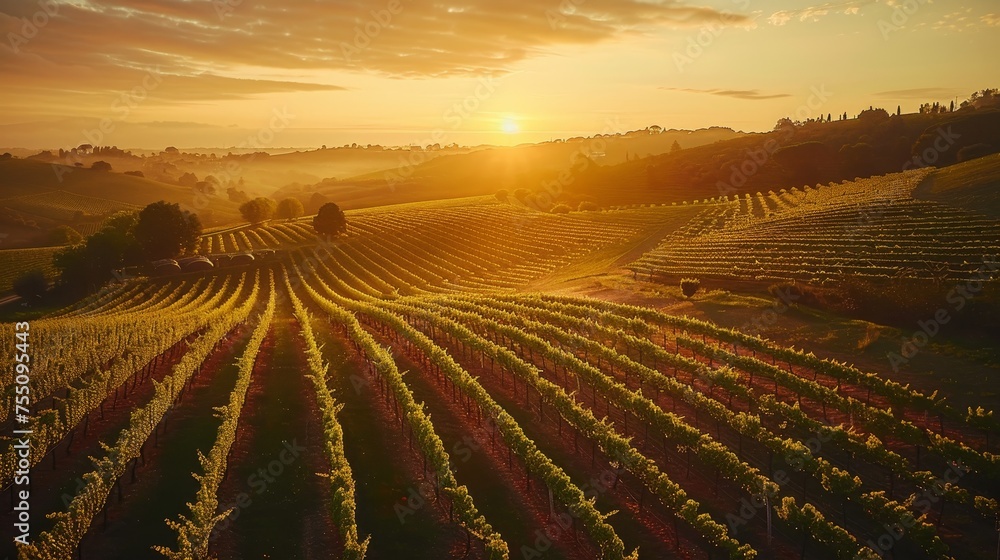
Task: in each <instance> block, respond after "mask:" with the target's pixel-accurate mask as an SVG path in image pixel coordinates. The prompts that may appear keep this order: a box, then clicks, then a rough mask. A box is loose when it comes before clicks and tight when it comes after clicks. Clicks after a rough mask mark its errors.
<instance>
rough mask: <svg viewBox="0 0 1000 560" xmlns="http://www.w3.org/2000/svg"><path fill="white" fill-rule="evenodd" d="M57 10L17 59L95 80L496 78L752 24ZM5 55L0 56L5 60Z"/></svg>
mask: <svg viewBox="0 0 1000 560" xmlns="http://www.w3.org/2000/svg"><path fill="white" fill-rule="evenodd" d="M7 4H8V3H4V4H2V5H0V32H2V33H0V37H6V36H7V34H8V32H14V33H17V32H18V29H19V27H20V26H21V24H22V19H21V18H25V17H30V16H31V12H32V11H33V9H37V8H32V7H33V6H34V3H27V2H21V3H14V4H17V5H18V6H19V7H18V8H17V9H15V8H13V7H8V5H7ZM29 4H30V5H29ZM58 10H59V14H58V17H53V18H49V21H48V22H47V24H46V25H45V26H44V27H43V28H42V29H40V30H39V32H38V34H37V36H36V37H34V38H32V39H30V40H29V41H28V42H27V43H25V44H23V45H20V50H22V51H23V52H27V53H31V54H33V55H35V56H37V57H39V58H41V59H43V60H45V61H47V62H49V63H51V64H56V63H58V64H62V65H65V66H69V67H72V66H81V67H86V68H90V69H91V70H92V71H93V72H95V73H100V72H105V71H107V70H108V68H109V67H110V66H112V65H114V66H118V67H141V66H149V65H151V64H152V63H154V62H158V63H162V64H163V65H164V66H165V67H167V68H169V71H170V72H172V73H175V74H177V75H188V76H194V75H201V74H205V73H208V74H224V73H226V72H230V71H232V70H234V69H247V68H255V69H278V70H280V71H282V72H286V73H292V72H299V73H300V74H319V73H321V72H324V71H331V70H356V71H360V72H376V73H381V74H386V75H391V76H416V77H431V76H449V75H485V74H497V73H505V72H509V71H511V70H512V69H513V67H514V66H515V65H516V64H517V63H518V62H520V61H522V60H525V59H528V58H531V57H536V56H540V55H543V54H545V53H547V52H550V51H551V50H552V49H554V48H556V47H559V46H567V45H569V46H572V45H586V44H594V43H598V42H602V41H609V40H614V39H616V38H620V37H624V36H626V35H629V34H635V33H652V32H654V31H655V30H657V29H659V28H664V27H668V28H683V27H700V26H703V25H706V24H710V23H714V24H723V25H731V26H741V25H743V26H745V25H750V24H751V23H752V20H751V18H750V17H749V16H746V15H739V14H732V13H729V12H724V11H720V10H715V9H712V8H707V7H700V6H691V5H687V4H685V3H683V2H682V1H681V0H570V1H566V2H561V3H560V2H557V1H554V0H553V1H546V2H538V1H537V0H505V1H503V2H498V1H496V0H455V1H450V2H437V1H434V0H342V1H340V2H336V3H334V4H333V5H331V6H330V7H326V6H325V5H320V4H317V3H316V2H315V0H284V1H282V2H280V3H278V2H273V3H266V4H265V3H251V2H248V1H242V2H236V1H233V0H212V1H211V2H204V1H203V2H192V1H188V0H102V1H100V2H98V1H96V0H79V1H76V2H73V3H59V4H58ZM10 56H13V55H12V53H11V51H10V50H9V49H3V48H0V57H4V58H6V57H10ZM22 63H23V62H22Z"/></svg>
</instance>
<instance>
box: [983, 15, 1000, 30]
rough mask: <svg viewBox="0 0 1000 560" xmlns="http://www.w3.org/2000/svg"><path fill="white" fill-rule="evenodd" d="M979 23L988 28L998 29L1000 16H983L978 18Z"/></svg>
mask: <svg viewBox="0 0 1000 560" xmlns="http://www.w3.org/2000/svg"><path fill="white" fill-rule="evenodd" d="M979 21H981V22H983V23H984V24H986V25H988V26H990V27H1000V15H997V14H985V15H982V16H980V17H979Z"/></svg>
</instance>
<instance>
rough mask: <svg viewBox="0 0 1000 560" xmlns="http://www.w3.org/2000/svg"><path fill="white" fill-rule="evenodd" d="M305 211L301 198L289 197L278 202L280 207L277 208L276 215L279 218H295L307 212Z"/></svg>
mask: <svg viewBox="0 0 1000 560" xmlns="http://www.w3.org/2000/svg"><path fill="white" fill-rule="evenodd" d="M305 211H306V210H305V208H304V207H303V206H302V202H301V201H299V199H297V198H291V197H289V198H286V199H284V200H282V201H281V202H279V203H278V208H277V210H275V212H274V215H275V216H276V217H278V218H285V219H287V220H293V219H295V218H298V217H299V216H301V215H302V214H305Z"/></svg>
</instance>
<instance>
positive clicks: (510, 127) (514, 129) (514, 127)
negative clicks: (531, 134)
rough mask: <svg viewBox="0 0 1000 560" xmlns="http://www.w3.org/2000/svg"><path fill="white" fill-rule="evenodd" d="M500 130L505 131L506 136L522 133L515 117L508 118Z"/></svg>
mask: <svg viewBox="0 0 1000 560" xmlns="http://www.w3.org/2000/svg"><path fill="white" fill-rule="evenodd" d="M500 129H501V130H503V132H504V134H517V133H518V132H521V127H520V125H518V124H517V120H516V119H514V117H506V118H504V120H503V123H502V124H501V125H500Z"/></svg>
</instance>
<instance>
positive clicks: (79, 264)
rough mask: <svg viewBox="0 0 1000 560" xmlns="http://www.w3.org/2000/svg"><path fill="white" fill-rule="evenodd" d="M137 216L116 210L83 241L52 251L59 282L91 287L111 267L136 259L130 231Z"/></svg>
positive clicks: (79, 288)
mask: <svg viewBox="0 0 1000 560" xmlns="http://www.w3.org/2000/svg"><path fill="white" fill-rule="evenodd" d="M138 220H139V215H138V213H136V212H119V213H118V214H115V215H114V216H112V217H111V218H109V219H108V220H107V221H106V222H104V227H103V228H101V230H100V231H98V232H97V233H95V234H93V235H91V236H90V237H88V238H87V240H86V242H84V243H82V244H80V245H75V246H69V247H64V248H63V249H60V250H59V251H56V253H55V254H54V255H53V257H52V263H53V265H55V267H56V269H57V270H59V282H60V283H61V284H62V285H63V286H65V287H67V288H68V289H70V290H73V291H77V292H86V291H92V290H94V289H96V288H98V287H99V286H100V285H102V284H103V283H104V282H106V281H107V280H108V279H109V278H111V275H112V271H114V270H116V269H118V268H121V267H122V266H124V265H125V264H126V263H134V262H138V260H139V258H140V257H141V249H140V248H139V245H138V243H137V242H136V239H135V236H134V235H133V232H134V230H135V227H136V224H137V223H138Z"/></svg>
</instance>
